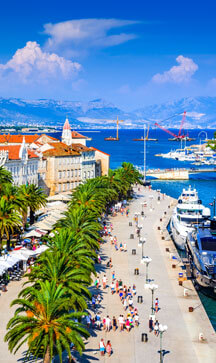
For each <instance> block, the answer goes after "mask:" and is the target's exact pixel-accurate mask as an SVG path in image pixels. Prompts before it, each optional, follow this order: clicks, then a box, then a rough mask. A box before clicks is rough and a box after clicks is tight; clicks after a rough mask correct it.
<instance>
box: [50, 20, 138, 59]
mask: <svg viewBox="0 0 216 363" xmlns="http://www.w3.org/2000/svg"><path fill="white" fill-rule="evenodd" d="M136 23H138V22H137V21H132V20H119V19H80V20H69V21H64V22H61V23H57V24H52V23H49V24H45V25H44V34H47V35H48V36H49V38H48V40H47V42H46V44H45V48H46V49H49V50H58V51H59V50H63V51H64V50H65V48H68V47H71V48H72V49H70V51H71V53H72V54H73V52H74V53H75V54H76V53H79V52H81V51H82V48H83V49H85V50H86V48H92V47H101V48H103V47H110V46H115V45H119V44H121V43H125V42H127V41H128V40H131V39H134V38H136V35H135V34H131V33H127V32H126V33H118V34H113V29H115V30H116V28H122V27H125V26H129V25H133V24H136ZM78 46H79V48H78Z"/></svg>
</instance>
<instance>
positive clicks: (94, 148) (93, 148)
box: [90, 146, 110, 156]
mask: <svg viewBox="0 0 216 363" xmlns="http://www.w3.org/2000/svg"><path fill="white" fill-rule="evenodd" d="M90 149H92V150H95V151H99V152H100V153H102V154H105V155H108V156H110V154H107V153H105V152H104V151H101V150H99V149H96V147H93V146H90Z"/></svg>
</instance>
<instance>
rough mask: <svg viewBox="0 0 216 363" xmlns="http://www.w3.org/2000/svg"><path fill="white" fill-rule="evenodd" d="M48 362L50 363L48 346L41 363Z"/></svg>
mask: <svg viewBox="0 0 216 363" xmlns="http://www.w3.org/2000/svg"><path fill="white" fill-rule="evenodd" d="M50 362H51V358H50V349H49V346H48V347H47V350H46V354H45V357H44V360H43V363H50Z"/></svg>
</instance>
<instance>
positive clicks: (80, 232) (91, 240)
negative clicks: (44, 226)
mask: <svg viewBox="0 0 216 363" xmlns="http://www.w3.org/2000/svg"><path fill="white" fill-rule="evenodd" d="M56 226H57V227H60V228H62V227H65V228H69V229H70V231H71V232H74V233H75V238H76V240H82V241H83V242H84V243H85V244H86V246H88V247H89V248H90V249H92V250H93V251H95V250H98V249H99V243H98V241H99V239H100V236H99V231H100V230H101V228H102V227H101V225H100V223H99V222H97V214H96V213H95V214H94V213H93V212H90V211H89V210H88V209H86V208H84V207H77V206H76V207H71V208H69V210H68V211H67V212H66V213H65V218H63V219H61V220H60V221H59V222H57V224H56Z"/></svg>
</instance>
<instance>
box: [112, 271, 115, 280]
mask: <svg viewBox="0 0 216 363" xmlns="http://www.w3.org/2000/svg"><path fill="white" fill-rule="evenodd" d="M112 279H113V280H115V271H113V273H112Z"/></svg>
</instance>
